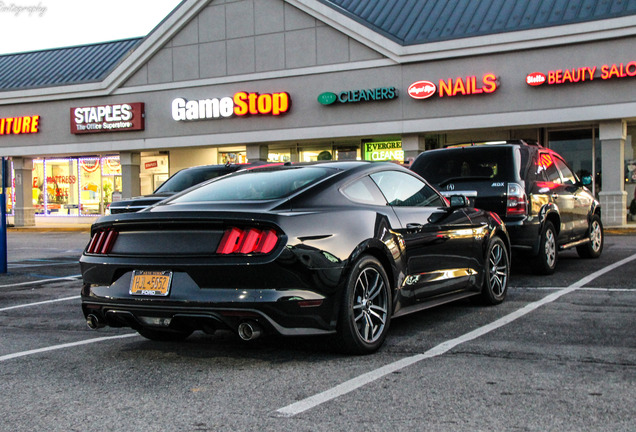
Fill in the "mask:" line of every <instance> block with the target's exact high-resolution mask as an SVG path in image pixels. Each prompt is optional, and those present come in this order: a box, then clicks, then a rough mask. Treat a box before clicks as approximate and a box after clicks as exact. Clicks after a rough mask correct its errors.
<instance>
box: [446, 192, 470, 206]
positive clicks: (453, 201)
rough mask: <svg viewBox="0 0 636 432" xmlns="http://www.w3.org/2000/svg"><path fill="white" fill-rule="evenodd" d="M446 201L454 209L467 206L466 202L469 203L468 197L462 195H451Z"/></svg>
mask: <svg viewBox="0 0 636 432" xmlns="http://www.w3.org/2000/svg"><path fill="white" fill-rule="evenodd" d="M448 201H449V203H450V209H451V210H455V209H458V208H462V207H468V204H469V201H468V198H466V197H465V196H463V195H452V196H451V197H449V198H448Z"/></svg>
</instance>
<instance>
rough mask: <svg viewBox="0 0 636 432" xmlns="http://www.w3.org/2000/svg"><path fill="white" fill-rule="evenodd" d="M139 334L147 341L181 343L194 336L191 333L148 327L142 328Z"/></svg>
mask: <svg viewBox="0 0 636 432" xmlns="http://www.w3.org/2000/svg"><path fill="white" fill-rule="evenodd" d="M137 332H138V333H139V334H140V335H142V336H143V337H145V338H146V339H150V340H153V341H159V342H179V341H182V340H185V339H186V338H187V337H188V336H190V335H191V334H192V332H191V331H180V330H155V329H150V328H147V327H144V328H140V329H138V330H137Z"/></svg>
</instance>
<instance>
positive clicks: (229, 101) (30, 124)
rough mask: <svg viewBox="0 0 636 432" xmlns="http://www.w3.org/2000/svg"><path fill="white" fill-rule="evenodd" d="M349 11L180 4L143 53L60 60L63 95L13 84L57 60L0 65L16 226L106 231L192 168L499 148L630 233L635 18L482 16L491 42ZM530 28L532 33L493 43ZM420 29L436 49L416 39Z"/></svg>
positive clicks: (81, 51)
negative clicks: (524, 157)
mask: <svg viewBox="0 0 636 432" xmlns="http://www.w3.org/2000/svg"><path fill="white" fill-rule="evenodd" d="M344 3H346V2H341V1H331V2H330V1H317V0H239V1H230V0H227V1H219V0H213V1H200V0H186V1H184V2H183V3H181V4H180V6H179V7H178V8H177V9H175V11H173V13H172V14H171V15H169V16H168V17H167V18H166V19H165V20H164V21H163V22H162V23H160V24H159V25H158V26H157V27H156V28H155V29H154V30H153V32H151V33H150V34H149V35H148V36H146V37H145V38H142V39H138V40H137V39H134V40H128V41H117V42H109V43H104V44H97V45H91V46H85V47H74V48H73V49H72V50H67V51H70V52H71V55H75V56H77V57H79V58H80V60H83V63H81V64H82V65H83V66H82V67H79V66H74V67H73V66H72V67H70V68H68V67H64V64H60V65H59V66H56V69H55V70H56V74H55V75H56V76H57V77H58V78H59V79H58V81H55V79H54V78H55V77H52V79H51V81H47V80H46V79H43V78H41V79H39V80H37V79H36V80H33V81H31V82H29V81H28V80H23V79H20V77H21V76H22V75H24V74H28V73H29V72H28V69H27V72H21V69H20V68H22V67H24V66H23V65H22V64H21V63H22V62H24V60H28V59H33V58H35V57H34V56H36V55H43V54H47V56H48V57H47V60H45V63H46V62H48V63H46V66H49V67H50V66H54V65H55V61H56V59H57V60H59V57H60V55H61V54H62V50H49V51H47V52H42V53H19V54H15V55H6V56H0V73H2V74H3V75H5V79H2V78H0V156H3V157H5V158H8V160H9V162H10V168H11V173H12V174H11V176H12V179H11V188H9V189H8V203H7V204H8V208H9V211H10V213H11V215H12V216H13V220H14V223H15V225H16V226H29V225H33V224H35V219H36V218H39V217H52V216H53V217H68V216H74V217H83V216H95V215H99V214H103V213H104V212H105V211H106V209H107V206H108V204H109V202H111V201H112V200H113V199H120V198H126V197H130V196H136V195H139V194H142V193H150V192H151V191H152V190H153V189H154V188H155V187H156V186H158V185H159V184H160V183H161V182H162V181H164V180H165V179H166V178H167V177H168V176H169V175H171V174H173V173H175V172H176V171H178V170H180V169H182V168H185V167H188V166H194V165H202V164H217V163H227V162H245V161H254V160H269V161H276V162H280V161H311V160H316V159H318V158H323V157H328V158H332V159H337V160H347V159H363V160H393V161H399V162H403V163H408V162H409V161H410V160H412V158H414V157H415V156H417V155H418V154H419V153H420V152H422V151H426V150H429V149H433V148H438V147H441V146H444V145H447V144H454V143H458V142H469V141H481V140H505V139H527V140H535V141H539V142H540V143H542V144H543V145H545V146H547V147H550V148H553V149H555V150H557V151H558V152H560V153H561V154H563V155H564V156H565V157H566V159H567V160H568V161H569V162H570V164H571V165H572V168H573V169H574V171H576V172H577V173H578V174H579V175H580V176H591V177H592V179H593V182H594V185H593V187H594V189H595V193H596V194H597V197H598V199H599V201H600V202H601V204H602V206H603V214H602V217H603V222H604V224H605V225H606V226H620V225H623V224H625V222H626V219H627V211H626V208H627V207H628V206H629V203H630V201H631V200H632V198H633V197H634V186H635V185H636V143H634V142H633V140H632V137H633V136H634V133H635V132H636V85H635V83H636V49H635V48H634V47H635V46H636V9H631V10H630V6H629V5H630V4H631V3H630V2H622V3H624V5H625V6H624V7H622V9H620V10H618V12H616V10H613V9H611V8H610V9H607V11H604V12H603V11H601V12H603V13H601V12H598V13H596V15H594V14H592V13H588V15H587V16H584V15H585V14H583V11H582V10H579V11H578V15H576V14H574V13H573V14H572V16H574V18H568V19H566V15H562V16H561V17H560V19H552V18H551V17H550V16H549V14H548V16H545V17H544V18H543V19H540V17H541V14H540V13H541V10H535V11H528V10H527V8H528V6H526V9H524V10H523V11H524V12H523V13H517V15H518V17H517V16H516V15H515V14H514V13H513V12H510V13H509V14H508V15H506V16H505V17H504V12H503V11H502V12H499V14H494V15H493V14H491V15H488V13H489V12H488V11H486V12H484V14H485V15H483V16H482V17H480V18H479V17H478V18H479V25H481V26H482V27H481V30H479V26H476V25H475V24H473V25H472V27H471V26H470V25H468V24H470V23H471V22H472V21H471V20H473V21H474V20H475V19H477V18H474V17H473V18H471V17H468V18H465V19H464V18H461V17H462V16H468V15H467V14H469V12H470V13H471V14H473V15H474V14H476V13H478V12H479V11H475V10H472V11H467V10H466V11H459V12H458V11H457V10H447V11H443V10H442V11H440V12H439V13H437V15H436V17H435V21H434V22H431V18H430V17H427V16H426V14H425V12H426V11H425V10H422V9H418V10H417V11H414V10H410V11H409V10H408V9H407V8H406V6H404V4H406V3H408V2H399V1H390V0H386V1H381V2H369V3H370V4H375V5H376V6H377V7H378V8H379V7H380V6H378V5H381V4H384V5H385V7H389V6H392V7H393V9H391V10H393V11H394V13H390V12H389V9H384V10H381V9H379V10H377V11H375V12H376V13H375V15H372V14H371V15H369V14H368V13H366V12H365V11H364V10H362V12H361V11H360V10H359V8H358V9H356V8H353V7H352V9H351V10H347V9H342V8H340V7H338V4H340V6H342V4H344ZM353 3H355V2H353ZM414 3H416V4H417V3H420V4H422V5H425V4H428V3H430V4H435V3H439V2H438V1H435V0H432V1H423V2H414ZM467 3H473V4H478V3H481V2H467ZM508 3H509V4H510V3H515V4H516V3H519V4H521V3H533V4H543V3H550V4H554V3H555V2H543V1H537V2H508ZM559 3H561V2H559V1H557V2H556V4H559ZM563 3H566V4H567V3H568V2H563ZM582 3H585V2H582ZM614 3H621V2H618V1H616V2H609V4H610V5H611V4H614ZM491 4H492V3H491ZM369 7H371V6H369ZM399 8H402V9H399ZM372 12H373V11H372ZM460 12H462V13H463V14H462V13H460ZM431 13H432V12H431ZM552 13H553V14H554V13H555V12H554V10H552ZM383 14H384V19H383V21H382V24H380V23H379V21H378V19H379V18H382V15H383ZM445 14H446V15H445ZM454 14H455V15H454ZM429 15H430V14H429ZM489 16H490V17H491V18H489ZM453 17H455V18H453ZM526 17H527V18H528V19H529V18H531V17H533V19H535V22H536V26H525V27H524V26H523V25H521V24H519V25H518V26H516V27H514V26H513V27H514V28H513V29H511V28H510V25H508V26H507V27H506V26H502V29H497V26H498V25H499V23H500V21H502V20H504V18H505V19H506V20H507V21H506V22H510V20H513V19H519V20H523V18H526ZM577 17H578V18H577ZM557 18H558V17H557ZM488 19H491V21H492V22H491V23H488ZM391 20H393V22H394V23H395V25H393V26H392V25H390V23H391ZM453 20H454V22H453ZM462 20H464V21H462ZM451 24H453V25H454V27H451ZM418 25H421V27H422V28H428V27H426V26H433V27H434V26H438V27H439V31H438V32H437V33H436V34H435V35H431V34H430V33H428V34H427V36H426V37H421V36H419V39H418V35H421V34H422V32H419V33H418V32H417V31H416V30H417V26H418ZM407 26H408V28H407ZM462 26H464V27H462ZM484 26H487V27H488V26H489V28H487V29H485V30H484V29H483V27H484ZM449 28H450V29H454V30H452V31H448V32H447V35H446V36H444V32H445V30H447V29H449ZM461 28H464V29H466V30H464V31H463V32H462V31H461V30H458V29H461ZM470 28H474V29H477V30H475V31H473V32H471V31H469V29H470ZM392 29H393V30H392ZM409 32H410V33H409ZM409 34H410V35H415V36H413V37H411V38H409V37H408V35H409ZM405 35H406V36H405ZM98 48H99V49H100V50H107V49H109V48H111V51H110V52H108V51H106V54H103V56H104V58H106V57H108V58H110V59H111V60H114V64H113V65H112V66H105V65H101V64H100V63H90V61H91V59H90V58H89V57H88V55H87V53H89V52H91V53H92V52H93V51H95V50H97V49H98ZM98 52H99V51H98ZM82 56H83V57H82ZM84 60H85V61H84ZM70 63H71V62H69V64H70ZM87 64H93V66H91V67H90V68H87V67H86V65H87ZM3 65H4V66H3ZM34 67H35V69H34V71H35V72H34V73H38V72H42V70H43V68H44V66H34ZM3 68H4V69H3ZM7 68H8V69H7ZM38 68H39V69H38ZM86 69H91V70H86ZM7 70H8V72H7ZM89 72H94V74H90V73H89ZM98 72H101V75H99V74H98ZM95 74H97V75H95ZM49 75H50V74H49ZM77 76H79V78H77ZM95 76H98V78H95ZM6 77H9V78H6Z"/></svg>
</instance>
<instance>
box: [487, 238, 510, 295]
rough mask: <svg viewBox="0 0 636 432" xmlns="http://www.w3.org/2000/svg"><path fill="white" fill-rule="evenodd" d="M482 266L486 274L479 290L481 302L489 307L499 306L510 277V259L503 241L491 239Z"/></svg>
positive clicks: (506, 290) (505, 292)
mask: <svg viewBox="0 0 636 432" xmlns="http://www.w3.org/2000/svg"><path fill="white" fill-rule="evenodd" d="M484 265H485V271H486V274H485V275H484V285H483V287H482V289H481V300H482V301H483V303H485V304H489V305H495V304H499V303H501V302H502V301H504V299H505V298H506V294H507V292H508V277H509V276H510V257H509V256H508V250H507V249H506V246H505V244H504V242H503V240H501V239H500V238H499V237H495V238H493V239H492V241H491V242H490V245H488V253H487V254H486V262H485V263H484Z"/></svg>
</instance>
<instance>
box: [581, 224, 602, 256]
mask: <svg viewBox="0 0 636 432" xmlns="http://www.w3.org/2000/svg"><path fill="white" fill-rule="evenodd" d="M588 235H589V237H590V241H589V242H588V243H586V244H583V245H581V246H577V247H576V252H577V253H578V254H579V256H580V257H581V258H598V257H600V256H601V252H603V240H604V236H603V223H602V222H601V218H600V217H599V216H598V215H594V216H592V220H591V222H590V228H589V234H588Z"/></svg>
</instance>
